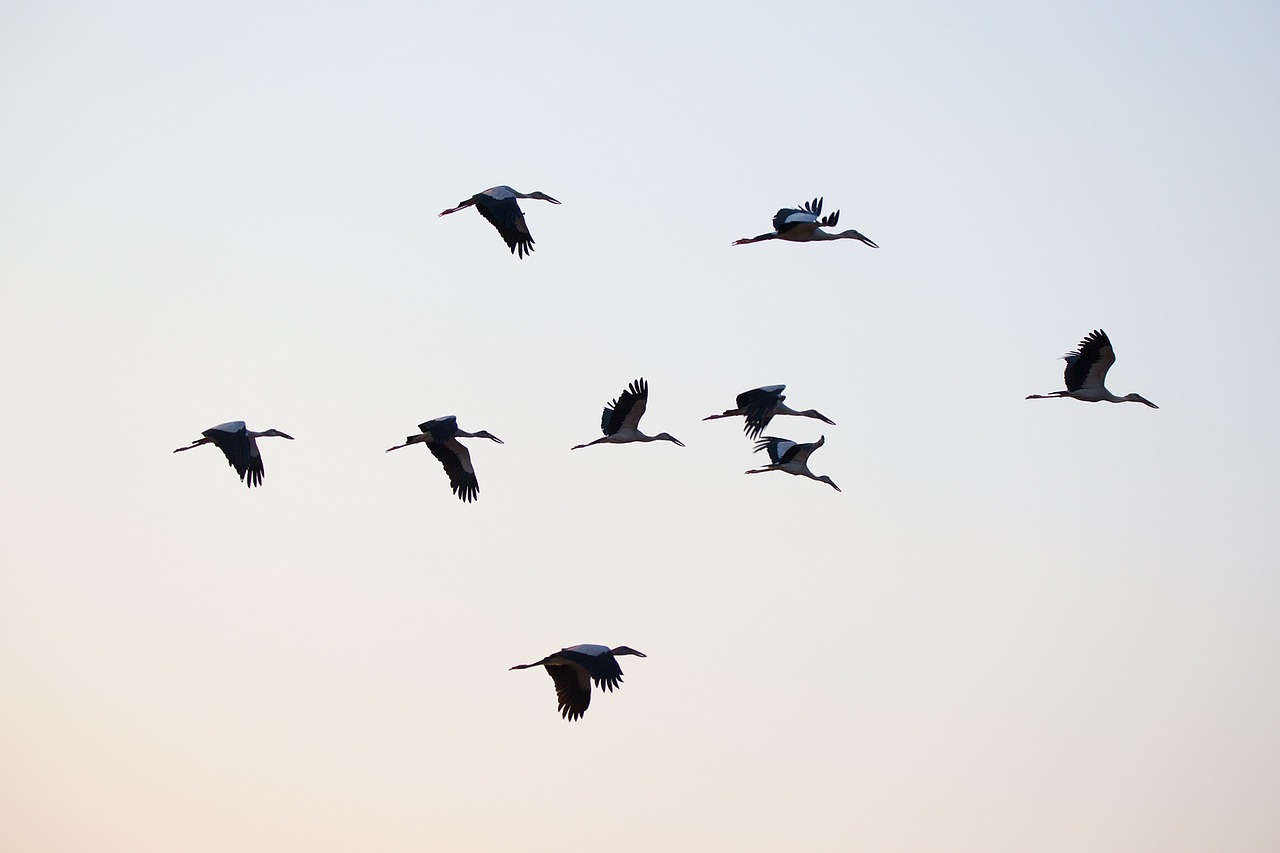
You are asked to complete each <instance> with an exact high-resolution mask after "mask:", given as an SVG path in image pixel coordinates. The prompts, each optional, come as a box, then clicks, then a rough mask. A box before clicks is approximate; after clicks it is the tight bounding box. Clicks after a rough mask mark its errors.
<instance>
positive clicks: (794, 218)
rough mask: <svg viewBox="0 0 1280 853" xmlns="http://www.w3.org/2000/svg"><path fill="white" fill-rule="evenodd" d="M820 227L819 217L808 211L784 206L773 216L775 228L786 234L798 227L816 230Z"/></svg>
mask: <svg viewBox="0 0 1280 853" xmlns="http://www.w3.org/2000/svg"><path fill="white" fill-rule="evenodd" d="M817 227H818V217H817V216H815V215H814V214H812V213H809V212H808V211H804V210H794V209H791V208H783V209H782V210H779V211H778V212H777V213H776V214H774V217H773V230H774V231H777V232H778V233H779V234H785V233H787V232H788V231H793V230H795V229H797V228H802V229H808V230H809V231H812V230H814V229H815V228H817Z"/></svg>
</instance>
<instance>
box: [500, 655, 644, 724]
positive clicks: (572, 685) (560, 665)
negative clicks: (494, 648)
mask: <svg viewBox="0 0 1280 853" xmlns="http://www.w3.org/2000/svg"><path fill="white" fill-rule="evenodd" d="M621 655H635V656H636V657H647V655H645V654H644V653H643V652H638V651H636V650H635V649H633V648H630V647H628V646H617V647H615V648H612V649H611V648H609V647H608V646H600V645H596V644H594V643H583V644H581V645H577V646H569V647H568V648H564V649H561V650H560V651H558V652H556V653H555V654H551V655H547V656H546V657H545V658H543V659H542V660H540V661H534V662H533V663H519V664H516V665H515V666H513V667H511V669H530V668H532V667H535V666H542V667H546V670H547V674H548V675H550V676H551V679H552V681H554V682H555V685H556V703H557V710H558V711H559V712H560V716H561V717H563V718H564V719H566V720H571V721H572V720H578V719H581V718H582V715H583V714H585V713H586V712H587V707H588V706H590V704H591V682H593V681H594V682H595V685H596V687H598V688H600V689H601V690H608V691H613V690H616V689H617V688H618V687H619V686H621V684H622V667H620V666H618V661H617V658H618V657H619V656H621Z"/></svg>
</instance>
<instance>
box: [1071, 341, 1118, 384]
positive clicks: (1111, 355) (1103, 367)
mask: <svg viewBox="0 0 1280 853" xmlns="http://www.w3.org/2000/svg"><path fill="white" fill-rule="evenodd" d="M1063 358H1065V359H1066V360H1067V367H1066V370H1064V371H1063V379H1065V380H1066V383H1067V390H1068V391H1079V390H1080V389H1081V388H1101V387H1102V385H1103V382H1104V381H1105V380H1106V378H1107V371H1108V370H1110V369H1111V365H1113V364H1115V363H1116V353H1115V350H1113V349H1112V348H1111V340H1110V339H1109V338H1108V337H1107V333H1106V332H1104V331H1102V330H1101V329H1095V330H1093V331H1092V332H1090V333H1089V334H1088V335H1086V336H1085V339H1084V340H1082V341H1081V342H1080V348H1079V349H1078V350H1076V351H1075V352H1071V353H1067V354H1066V355H1065V356H1063Z"/></svg>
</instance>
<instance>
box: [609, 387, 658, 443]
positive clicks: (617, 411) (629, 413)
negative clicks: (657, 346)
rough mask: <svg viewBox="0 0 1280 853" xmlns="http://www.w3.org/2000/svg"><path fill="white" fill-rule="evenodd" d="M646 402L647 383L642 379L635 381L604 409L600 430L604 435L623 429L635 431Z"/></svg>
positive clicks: (647, 397) (647, 395)
mask: <svg viewBox="0 0 1280 853" xmlns="http://www.w3.org/2000/svg"><path fill="white" fill-rule="evenodd" d="M648 402H649V383H648V382H645V381H644V379H643V378H641V379H637V380H636V381H634V382H632V383H631V384H630V385H628V386H627V389H626V390H625V391H623V392H622V393H621V394H619V395H618V399H616V400H614V401H613V402H612V403H610V404H609V405H607V406H605V407H604V414H603V415H602V416H601V418H600V429H602V430H603V431H604V434H605V435H613V434H614V433H616V432H618V431H619V430H623V429H636V428H637V427H638V426H639V425H640V418H642V417H644V410H645V406H647V405H648Z"/></svg>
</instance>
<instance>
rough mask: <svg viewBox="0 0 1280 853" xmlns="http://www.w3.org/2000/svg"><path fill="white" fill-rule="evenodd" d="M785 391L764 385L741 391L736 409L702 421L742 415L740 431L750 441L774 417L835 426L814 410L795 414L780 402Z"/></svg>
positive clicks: (758, 434) (793, 410)
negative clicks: (807, 420)
mask: <svg viewBox="0 0 1280 853" xmlns="http://www.w3.org/2000/svg"><path fill="white" fill-rule="evenodd" d="M786 389H787V386H786V385H765V386H764V387H762V388H752V389H751V390H750V391H743V392H742V393H741V394H739V395H738V397H737V399H736V400H735V402H736V403H737V404H738V405H737V408H734V409H729V410H727V411H725V412H721V413H720V414H718V415H707V416H706V417H705V418H703V420H704V421H714V420H716V419H717V418H733V417H737V416H738V415H742V416H744V417H745V418H746V421H745V422H744V423H743V425H742V431H743V432H745V433H746V434H747V438H751V439H755V438H759V437H760V433H762V432H763V431H764V428H765V427H767V426H768V425H769V421H770V420H772V419H773V416H774V415H796V416H797V417H801V418H816V419H818V420H820V421H824V422H826V423H829V424H831V425H832V426H835V423H836V422H835V421H833V420H831V419H830V418H828V417H827V416H826V415H824V414H822V413H821V412H819V411H817V410H816V409H805V410H804V411H803V412H797V411H796V410H795V409H792V408H790V407H789V406H787V404H786V403H784V402H782V401H783V400H785V399H787V398H786V396H785V395H783V393H782V392H783V391H785V390H786Z"/></svg>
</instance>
